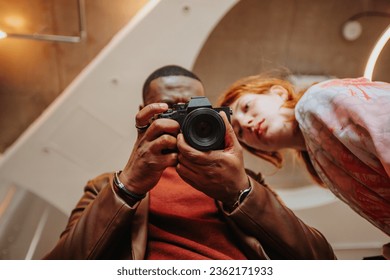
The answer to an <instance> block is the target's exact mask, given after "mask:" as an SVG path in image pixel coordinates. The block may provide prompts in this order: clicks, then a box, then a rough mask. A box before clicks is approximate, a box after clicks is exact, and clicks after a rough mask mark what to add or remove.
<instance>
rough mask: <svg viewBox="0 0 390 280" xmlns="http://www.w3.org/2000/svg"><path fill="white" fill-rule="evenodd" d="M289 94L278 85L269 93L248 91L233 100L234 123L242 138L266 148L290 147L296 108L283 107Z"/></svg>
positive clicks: (240, 138)
mask: <svg viewBox="0 0 390 280" xmlns="http://www.w3.org/2000/svg"><path fill="white" fill-rule="evenodd" d="M286 97H287V91H286V90H285V89H284V88H283V87H280V86H274V87H273V88H271V89H270V90H269V91H268V92H267V93H262V94H254V93H248V94H245V95H243V96H241V97H240V98H238V99H237V100H236V101H235V102H233V104H232V105H231V108H232V110H233V115H232V126H233V129H234V132H235V133H236V135H237V137H238V139H239V140H240V141H242V142H244V143H245V144H246V145H248V146H250V147H252V148H255V149H259V150H263V151H269V152H272V151H276V150H279V149H281V148H286V146H287V145H288V143H289V139H288V138H291V137H292V135H293V122H292V121H291V119H292V118H293V116H294V109H291V108H285V107H283V104H284V103H285V100H286Z"/></svg>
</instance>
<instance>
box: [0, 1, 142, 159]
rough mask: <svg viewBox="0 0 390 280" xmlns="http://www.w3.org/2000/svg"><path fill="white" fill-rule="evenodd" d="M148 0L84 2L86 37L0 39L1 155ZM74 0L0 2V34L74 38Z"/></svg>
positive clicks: (75, 30) (77, 30)
mask: <svg viewBox="0 0 390 280" xmlns="http://www.w3.org/2000/svg"><path fill="white" fill-rule="evenodd" d="M146 2H148V1H147V0H115V1H106V0H85V10H86V14H85V16H86V26H87V38H86V40H85V41H83V42H81V43H76V44H73V43H55V42H45V41H34V40H24V39H15V38H7V39H3V40H0V65H1V71H0V131H1V133H0V153H2V152H4V151H5V149H7V147H9V146H10V145H11V144H12V143H13V142H14V141H15V140H16V139H17V138H18V137H19V135H20V134H21V133H22V132H23V131H24V130H25V129H26V128H27V127H28V126H29V125H30V124H31V123H32V122H33V121H34V120H35V119H36V118H37V117H38V116H39V115H40V114H41V113H42V111H43V110H45V108H46V107H47V106H48V105H49V104H50V103H51V102H52V101H53V100H54V99H55V98H56V97H57V96H58V95H59V94H60V93H61V92H62V91H63V90H64V89H65V88H66V86H67V85H68V84H69V83H70V82H71V81H72V80H73V79H74V78H75V77H76V76H77V75H78V74H79V73H80V71H81V70H82V69H83V68H84V67H85V66H86V65H87V64H88V63H89V62H90V61H91V60H92V59H93V58H94V57H95V56H96V54H97V53H99V51H100V50H101V49H102V48H103V47H104V46H105V45H106V44H107V43H108V42H109V41H110V40H111V38H112V37H113V36H114V35H115V33H116V32H117V31H118V30H119V29H121V28H122V27H123V26H124V25H125V24H126V23H127V22H128V21H129V20H130V19H131V18H132V17H133V16H134V15H135V13H136V12H137V11H138V10H139V9H140V8H141V7H142V6H143V5H144V4H145V3H146ZM77 3H78V0H13V1H5V0H1V1H0V30H3V31H6V32H9V33H25V34H33V33H43V34H59V35H71V36H77V35H78V33H79V23H78V6H77Z"/></svg>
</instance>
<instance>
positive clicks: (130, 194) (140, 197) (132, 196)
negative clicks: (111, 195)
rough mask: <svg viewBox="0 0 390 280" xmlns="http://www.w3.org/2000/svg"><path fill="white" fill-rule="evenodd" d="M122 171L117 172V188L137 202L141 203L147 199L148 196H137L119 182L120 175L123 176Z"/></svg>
mask: <svg viewBox="0 0 390 280" xmlns="http://www.w3.org/2000/svg"><path fill="white" fill-rule="evenodd" d="M121 172H122V171H117V172H115V176H114V184H115V186H117V187H118V188H119V189H120V190H121V191H122V192H124V193H125V194H126V195H128V196H130V197H131V198H132V199H134V200H136V201H139V200H141V199H143V198H145V196H146V194H142V195H141V194H136V193H133V192H131V191H129V190H128V189H126V187H125V185H124V184H123V183H122V182H121V181H120V180H119V174H121Z"/></svg>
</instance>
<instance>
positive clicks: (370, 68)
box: [364, 25, 390, 80]
mask: <svg viewBox="0 0 390 280" xmlns="http://www.w3.org/2000/svg"><path fill="white" fill-rule="evenodd" d="M389 38H390V25H389V26H388V27H387V28H386V30H385V31H384V32H383V34H382V35H381V37H380V38H379V40H378V41H377V42H376V44H375V46H374V48H373V49H372V51H371V54H370V57H369V58H368V61H367V64H366V69H365V70H364V77H365V78H367V79H369V80H372V74H373V73H374V68H375V64H376V61H377V60H378V57H379V55H380V53H381V52H382V49H383V47H384V46H385V45H386V43H387V41H388V40H389Z"/></svg>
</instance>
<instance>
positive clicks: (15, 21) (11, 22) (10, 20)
mask: <svg viewBox="0 0 390 280" xmlns="http://www.w3.org/2000/svg"><path fill="white" fill-rule="evenodd" d="M4 22H5V23H6V24H7V25H8V26H10V27H13V28H21V27H23V26H24V25H25V20H24V18H22V17H20V16H7V17H5V18H4Z"/></svg>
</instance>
